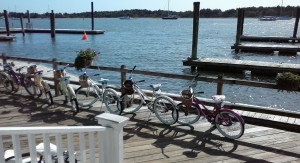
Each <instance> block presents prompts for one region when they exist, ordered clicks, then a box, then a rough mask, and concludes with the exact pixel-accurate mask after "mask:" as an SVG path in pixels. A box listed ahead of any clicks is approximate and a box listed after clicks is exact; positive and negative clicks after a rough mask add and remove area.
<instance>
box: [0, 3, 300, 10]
mask: <svg viewBox="0 0 300 163" xmlns="http://www.w3.org/2000/svg"><path fill="white" fill-rule="evenodd" d="M91 2H93V3H94V11H119V10H125V9H147V10H152V11H154V10H167V9H168V0H0V12H3V10H7V11H11V12H26V11H27V10H29V11H30V12H31V13H46V12H51V10H53V11H54V12H55V13H74V12H75V13H78V12H87V11H90V10H91ZM194 2H200V9H204V8H205V9H206V8H210V9H221V10H222V11H225V10H228V9H236V8H241V7H253V6H254V7H259V6H263V7H274V6H278V5H279V6H281V3H282V2H283V6H287V5H290V6H300V0H198V1H196V0H170V5H169V8H170V10H172V11H193V3H194Z"/></svg>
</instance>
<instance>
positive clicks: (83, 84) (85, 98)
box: [75, 72, 117, 108]
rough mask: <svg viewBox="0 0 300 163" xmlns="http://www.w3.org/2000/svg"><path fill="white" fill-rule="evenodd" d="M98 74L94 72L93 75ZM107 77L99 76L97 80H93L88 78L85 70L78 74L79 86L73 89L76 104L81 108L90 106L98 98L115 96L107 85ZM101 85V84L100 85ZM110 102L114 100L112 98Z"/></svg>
mask: <svg viewBox="0 0 300 163" xmlns="http://www.w3.org/2000/svg"><path fill="white" fill-rule="evenodd" d="M99 75H100V74H94V75H93V76H99ZM108 81H109V80H108V79H104V78H101V79H100V80H99V82H95V81H94V80H92V79H90V77H89V76H88V75H87V73H86V72H84V73H83V74H82V75H80V76H79V83H80V87H79V88H78V89H77V90H76V91H75V93H76V96H77V99H78V105H79V106H81V107H83V108H91V107H92V106H93V104H94V103H96V102H97V101H98V100H101V101H103V102H104V103H109V102H107V101H106V102H105V100H109V99H110V98H114V97H117V95H115V94H114V93H115V91H114V90H113V89H112V88H110V87H108V86H107V83H108ZM100 85H101V86H100ZM110 102H114V99H113V100H111V101H110Z"/></svg>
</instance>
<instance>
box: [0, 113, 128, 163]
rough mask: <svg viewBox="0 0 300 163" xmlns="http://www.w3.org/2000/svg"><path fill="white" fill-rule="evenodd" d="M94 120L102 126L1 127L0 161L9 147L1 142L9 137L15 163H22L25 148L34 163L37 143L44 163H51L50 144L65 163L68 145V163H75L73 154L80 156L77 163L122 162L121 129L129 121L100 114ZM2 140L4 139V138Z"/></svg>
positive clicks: (120, 117)
mask: <svg viewBox="0 0 300 163" xmlns="http://www.w3.org/2000/svg"><path fill="white" fill-rule="evenodd" d="M96 119H97V120H98V123H99V124H100V125H101V126H56V127H0V162H1V163H5V159H4V152H5V150H7V149H8V148H7V147H6V148H4V147H5V146H4V143H9V144H11V142H3V140H6V141H7V140H10V139H9V137H10V138H11V141H12V145H13V148H12V149H13V150H14V156H15V158H14V159H15V162H16V163H22V159H24V158H22V152H24V148H25V150H26V149H27V151H28V150H29V153H30V158H31V162H32V163H37V157H38V155H39V154H38V153H37V151H36V144H37V142H42V143H43V144H44V152H43V153H42V155H43V160H45V162H46V163H51V162H52V158H51V148H50V144H55V145H56V146H57V158H58V162H59V163H64V159H63V152H64V151H65V148H64V143H65V144H67V145H66V146H67V150H68V152H69V161H70V163H72V162H75V155H74V154H73V153H74V152H79V153H80V157H78V158H79V159H80V162H91V163H97V162H101V163H121V162H123V127H124V126H125V125H126V124H127V122H128V118H127V117H122V116H118V115H113V114H109V113H103V114H100V115H98V116H97V117H96ZM74 135H77V136H78V138H77V137H76V141H74ZM95 136H96V140H95ZM4 137H5V139H3V138H4ZM26 137H27V139H26ZM24 138H25V139H24ZM63 138H66V139H67V140H66V141H65V142H63V140H65V139H63ZM41 139H42V140H41ZM97 139H98V140H97ZM87 141H88V147H87ZM21 142H22V144H21ZM75 146H77V148H78V146H79V148H78V149H77V150H78V151H76V149H75ZM97 147H98V148H97ZM96 149H99V151H97V150H96ZM87 152H89V155H87ZM96 154H98V155H96ZM78 158H77V159H78Z"/></svg>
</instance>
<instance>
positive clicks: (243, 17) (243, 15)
mask: <svg viewBox="0 0 300 163" xmlns="http://www.w3.org/2000/svg"><path fill="white" fill-rule="evenodd" d="M244 20H245V9H242V28H241V34H240V35H241V36H242V35H243V33H244Z"/></svg>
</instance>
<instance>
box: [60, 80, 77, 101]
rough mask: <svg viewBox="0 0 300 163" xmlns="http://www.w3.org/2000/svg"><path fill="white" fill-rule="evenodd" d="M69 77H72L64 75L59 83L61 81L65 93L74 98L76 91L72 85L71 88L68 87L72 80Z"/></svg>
mask: <svg viewBox="0 0 300 163" xmlns="http://www.w3.org/2000/svg"><path fill="white" fill-rule="evenodd" d="M69 79H70V77H66V76H63V77H61V78H60V82H59V83H60V87H61V90H62V92H63V94H64V95H65V96H67V97H68V98H69V99H70V100H71V99H73V98H76V95H75V91H74V90H73V88H72V87H70V88H71V90H69V89H68V85H69V82H70V80H69Z"/></svg>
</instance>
